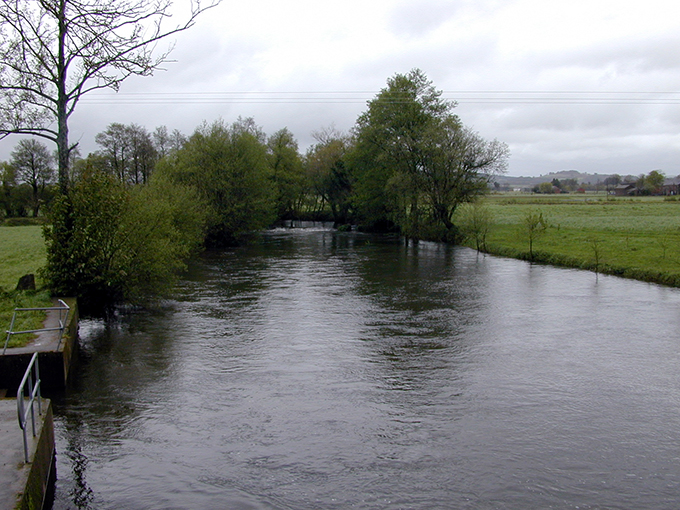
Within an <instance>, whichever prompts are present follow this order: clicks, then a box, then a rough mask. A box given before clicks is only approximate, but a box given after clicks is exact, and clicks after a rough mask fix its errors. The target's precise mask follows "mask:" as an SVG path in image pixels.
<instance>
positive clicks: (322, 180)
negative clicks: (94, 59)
mask: <svg viewBox="0 0 680 510" xmlns="http://www.w3.org/2000/svg"><path fill="white" fill-rule="evenodd" d="M454 108H455V103H453V102H450V101H445V100H443V99H442V98H441V92H440V91H438V90H437V89H436V88H435V87H434V86H433V84H432V83H431V82H430V81H429V80H428V79H427V77H426V76H425V75H424V73H422V72H421V71H420V70H413V71H411V72H410V73H408V74H403V75H402V74H397V75H395V76H393V77H392V78H390V79H389V80H388V82H387V86H386V87H385V88H384V89H383V90H381V91H380V92H379V93H378V94H377V95H376V97H375V98H374V99H373V100H371V101H369V103H368V106H367V109H366V111H365V112H364V113H362V114H361V116H360V117H359V118H358V119H357V122H356V124H355V126H354V128H353V129H352V130H351V131H350V132H348V133H342V132H339V131H338V130H336V129H334V128H332V127H331V128H325V129H320V130H319V131H317V132H315V133H314V140H315V143H314V144H313V145H312V146H311V147H309V148H308V149H307V151H306V152H305V153H304V154H303V153H301V152H300V150H299V146H298V142H297V140H296V139H295V137H294V135H293V134H292V133H291V132H290V131H289V130H288V129H287V128H283V129H281V130H279V131H277V132H275V133H274V134H272V135H266V134H265V133H264V132H263V130H262V129H261V128H260V127H259V126H258V125H257V124H256V123H255V121H254V120H253V119H252V118H239V119H237V120H236V121H234V122H232V123H226V122H224V121H222V120H219V121H215V122H213V123H207V122H206V123H203V124H202V125H201V126H199V127H197V128H196V130H195V131H194V133H192V134H191V135H190V136H184V135H183V134H182V133H180V132H178V131H173V132H169V130H168V129H167V128H166V127H159V128H156V129H155V130H154V131H153V132H149V131H147V130H146V129H145V128H143V127H141V126H137V125H134V124H131V125H124V124H120V123H112V124H110V125H109V126H108V127H107V128H106V130H104V131H103V132H101V133H99V134H97V135H96V136H95V141H96V143H97V144H98V146H99V150H97V151H95V152H93V153H91V154H88V155H87V157H84V158H81V157H79V156H78V155H77V154H76V155H75V156H73V155H72V161H71V164H70V167H69V182H70V186H69V189H68V192H67V193H66V194H60V193H57V192H53V193H51V194H50V193H48V192H47V191H46V190H48V188H49V185H50V184H52V185H53V186H54V182H55V181H54V176H55V171H54V168H53V165H52V162H53V161H54V159H55V158H54V156H53V155H50V154H49V152H48V150H47V148H46V147H45V146H44V145H42V144H41V143H40V142H37V141H36V140H22V141H20V142H19V143H18V144H17V148H16V149H15V151H14V152H13V153H12V158H11V160H10V161H9V162H7V163H4V164H3V168H5V169H6V171H7V172H6V173H8V175H9V174H12V172H14V173H13V174H12V175H15V176H20V177H19V180H18V181H17V182H23V183H28V182H29V180H30V176H31V175H36V176H39V178H38V181H37V182H38V184H37V187H35V188H33V187H32V190H33V189H35V190H37V191H36V193H35V194H32V195H31V196H32V201H31V204H32V205H31V207H30V208H31V210H32V212H33V214H35V215H37V214H38V211H40V210H41V208H42V204H43V203H48V204H49V207H48V209H49V211H48V215H47V216H48V220H49V221H48V224H47V225H46V227H45V237H46V240H47V246H48V263H47V268H46V270H45V275H44V276H45V278H46V280H47V281H48V283H49V285H50V287H51V288H52V289H53V290H54V291H55V292H58V293H60V294H68V295H78V296H81V297H86V298H87V299H88V300H89V301H91V302H97V301H100V300H104V301H106V302H109V301H121V300H128V301H129V300H139V299H142V298H143V297H144V296H150V295H156V294H158V293H160V292H162V291H163V287H167V286H168V285H169V284H171V283H172V281H173V277H174V276H176V275H177V274H178V271H180V270H181V269H182V268H183V267H185V264H186V261H187V259H188V257H190V256H191V254H193V253H196V252H197V251H198V250H200V249H202V248H205V247H218V246H225V245H233V244H237V243H239V242H241V241H242V240H243V239H244V238H245V236H247V235H248V234H249V233H251V232H253V231H257V230H261V229H263V228H267V227H268V226H271V225H273V224H275V223H276V222H277V221H280V220H287V219H322V220H332V221H334V222H335V223H336V225H338V226H347V225H350V224H352V225H358V227H359V228H360V229H364V230H370V231H391V232H399V233H401V234H403V235H406V236H409V237H412V238H417V239H435V240H443V241H454V242H455V241H456V240H457V239H459V237H460V231H459V229H458V227H457V226H456V224H455V222H454V214H455V211H456V209H457V208H458V207H459V206H460V205H461V204H464V203H466V202H472V201H474V200H475V199H476V197H478V196H479V195H482V194H484V193H485V192H486V191H487V189H488V188H489V184H490V183H492V181H493V178H494V176H495V175H497V174H498V173H500V172H503V171H504V170H505V167H506V165H507V157H508V149H507V146H506V145H505V144H503V143H501V142H498V141H496V140H493V141H487V140H484V139H483V138H482V137H481V136H479V135H478V134H477V133H475V132H473V131H472V130H470V129H469V128H467V127H466V126H465V125H464V124H463V123H462V122H461V120H460V119H459V118H458V116H456V115H455V114H454V113H453V109H454ZM33 163H36V164H35V165H33ZM38 163H39V164H38ZM31 165H33V166H31ZM31 168H32V169H33V170H29V169H31ZM8 182H10V180H9V179H8ZM3 185H4V181H3ZM9 187H10V188H11V186H9ZM11 194H12V193H11V190H10V195H11ZM50 200H51V202H50ZM5 210H6V212H7V213H8V214H9V213H10V209H7V208H5ZM15 212H16V211H15ZM66 237H68V239H69V242H68V243H64V242H63V239H64V238H66Z"/></svg>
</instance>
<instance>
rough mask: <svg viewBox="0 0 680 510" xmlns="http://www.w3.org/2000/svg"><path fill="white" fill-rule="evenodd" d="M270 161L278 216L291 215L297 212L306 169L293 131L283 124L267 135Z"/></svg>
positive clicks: (290, 217) (297, 213) (296, 215)
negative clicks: (270, 134) (277, 129)
mask: <svg viewBox="0 0 680 510" xmlns="http://www.w3.org/2000/svg"><path fill="white" fill-rule="evenodd" d="M267 146H268V149H269V164H270V166H271V169H272V180H273V181H274V187H275V188H276V190H277V196H276V211H277V217H278V218H279V219H294V218H297V217H298V216H299V214H300V209H301V207H302V202H303V199H304V194H305V171H304V168H303V165H302V159H301V158H300V154H299V152H298V144H297V141H296V140H295V137H294V136H293V134H292V133H291V132H290V131H288V129H286V128H284V129H281V130H279V131H277V132H276V133H274V134H273V135H272V136H270V137H269V140H268V142H267Z"/></svg>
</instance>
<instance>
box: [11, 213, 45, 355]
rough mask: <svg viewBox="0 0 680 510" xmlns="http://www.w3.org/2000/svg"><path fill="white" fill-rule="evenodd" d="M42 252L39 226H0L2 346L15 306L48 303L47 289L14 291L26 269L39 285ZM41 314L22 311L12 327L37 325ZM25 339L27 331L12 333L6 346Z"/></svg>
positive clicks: (22, 341)
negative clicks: (16, 334) (12, 335)
mask: <svg viewBox="0 0 680 510" xmlns="http://www.w3.org/2000/svg"><path fill="white" fill-rule="evenodd" d="M45 256H46V255H45V243H44V241H43V237H42V230H41V227H39V226H18V227H0V330H1V331H3V335H2V337H1V338H2V345H3V346H4V343H5V336H4V331H5V330H6V329H7V328H8V327H9V324H10V321H11V319H12V311H13V310H14V308H15V307H19V308H33V307H42V306H51V300H50V297H49V294H48V293H47V292H44V291H43V292H37V293H35V292H16V291H14V289H15V288H16V285H17V282H18V281H19V278H20V277H22V276H23V275H25V274H29V273H33V274H35V275H36V285H37V286H40V279H39V277H38V269H39V268H40V267H42V266H43V265H44V264H45ZM44 318H45V314H44V313H35V312H33V313H22V314H21V316H20V317H19V321H18V322H17V323H16V324H15V328H14V329H15V330H25V329H36V328H40V327H42V322H43V320H44ZM29 340H30V338H29V337H28V335H23V336H16V337H13V338H12V340H11V342H10V347H17V346H20V345H23V344H24V343H26V342H27V341H29Z"/></svg>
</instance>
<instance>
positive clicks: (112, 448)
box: [54, 228, 680, 510]
mask: <svg viewBox="0 0 680 510" xmlns="http://www.w3.org/2000/svg"><path fill="white" fill-rule="evenodd" d="M679 326H680V292H679V291H678V290H677V289H670V288H664V287H659V286H655V285H650V284H646V283H640V282H635V281H629V280H623V279H619V278H615V277H607V276H599V277H597V276H596V275H595V274H593V273H589V272H582V271H577V270H568V269H557V268H552V267H548V266H540V265H530V264H528V263H525V262H521V261H516V260H510V259H502V258H496V257H490V256H483V255H478V254H477V253H476V252H475V251H473V250H470V249H466V248H453V247H450V246H446V245H442V244H436V243H426V242H421V243H417V244H413V243H410V244H409V243H406V242H404V241H403V240H400V239H399V238H397V237H379V236H369V235H363V234H358V233H338V232H334V231H331V230H327V229H324V228H305V229H300V228H298V229H285V230H284V229H281V230H274V231H270V232H268V233H266V234H264V235H263V236H262V238H261V240H260V241H258V242H255V243H253V244H252V245H250V246H247V247H241V248H238V249H234V250H227V251H222V252H218V253H211V254H208V255H206V256H204V257H203V258H202V259H201V260H200V261H198V262H197V263H196V264H194V265H193V266H192V268H191V270H190V272H189V274H188V275H187V276H186V278H185V279H184V280H183V281H182V282H181V283H180V285H179V286H178V289H177V293H176V299H175V300H174V301H171V302H168V303H167V304H165V305H164V306H162V307H161V308H160V309H158V310H154V311H151V312H149V311H145V312H139V311H130V312H128V313H125V314H121V315H120V316H119V317H118V319H117V320H115V321H110V322H108V323H103V322H98V321H83V323H82V326H81V344H82V352H81V361H82V363H81V365H80V367H79V372H78V375H77V376H76V381H75V384H74V387H73V388H72V389H70V390H69V391H68V392H67V393H66V394H65V395H64V396H63V397H62V398H58V399H57V401H56V409H55V414H56V416H55V426H56V434H57V476H58V481H57V485H56V499H55V503H54V508H55V509H60V510H61V509H67V508H68V509H236V510H241V509H243V510H245V509H335V508H337V509H345V508H361V509H383V508H385V509H492V508H493V509H496V508H498V509H522V510H526V509H549V508H556V509H562V508H565V509H566V508H574V509H575V508H580V509H594V508H598V509H604V508H606V509H636V510H642V509H672V508H678V505H680V392H679V391H678V390H679V389H680V363H679V362H680V339H679V338H678V331H679V329H680V328H679Z"/></svg>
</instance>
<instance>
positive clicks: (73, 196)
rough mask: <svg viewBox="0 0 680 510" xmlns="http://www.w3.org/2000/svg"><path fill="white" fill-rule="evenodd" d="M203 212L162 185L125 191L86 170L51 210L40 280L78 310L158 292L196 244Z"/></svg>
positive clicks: (189, 197)
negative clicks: (74, 299) (73, 300)
mask: <svg viewBox="0 0 680 510" xmlns="http://www.w3.org/2000/svg"><path fill="white" fill-rule="evenodd" d="M203 209H204V207H202V206H201V205H200V204H199V202H198V201H197V200H196V197H195V195H193V194H192V192H191V191H188V190H186V189H183V188H181V187H178V186H175V185H172V184H171V183H169V182H159V183H157V184H156V185H154V184H152V185H150V186H148V187H140V188H136V189H131V188H129V187H127V186H126V185H124V184H122V183H121V182H120V181H118V180H116V179H115V178H114V177H112V176H110V175H107V174H104V173H101V172H97V171H93V172H89V173H86V174H85V175H83V176H82V177H81V179H80V180H79V181H78V182H77V183H76V184H75V186H74V187H73V188H72V190H71V192H70V193H69V195H68V196H67V197H59V198H58V199H57V200H55V202H54V204H53V206H52V209H51V211H50V219H51V220H52V221H51V225H49V226H46V227H45V229H44V235H45V239H46V241H47V266H46V268H45V271H44V279H45V281H46V282H47V285H48V286H49V288H50V289H51V290H52V291H53V292H54V293H57V294H60V295H65V296H76V297H78V298H81V302H82V308H83V309H84V310H85V311H88V310H90V311H94V312H97V311H100V310H101V309H102V308H105V307H107V306H109V305H111V304H114V303H118V302H121V301H130V302H133V303H140V302H143V301H145V300H147V299H149V298H152V297H154V296H155V295H157V294H158V293H160V294H161V295H162V293H163V292H164V291H165V290H167V289H168V288H169V287H170V285H171V284H172V283H173V282H174V281H175V278H176V276H177V273H178V271H180V270H181V269H183V268H184V267H185V261H186V259H187V257H188V256H189V255H190V254H191V252H192V250H193V249H195V247H196V246H198V245H199V244H200V240H201V234H202V229H203V219H202V218H203V215H202V213H201V210H203Z"/></svg>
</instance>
